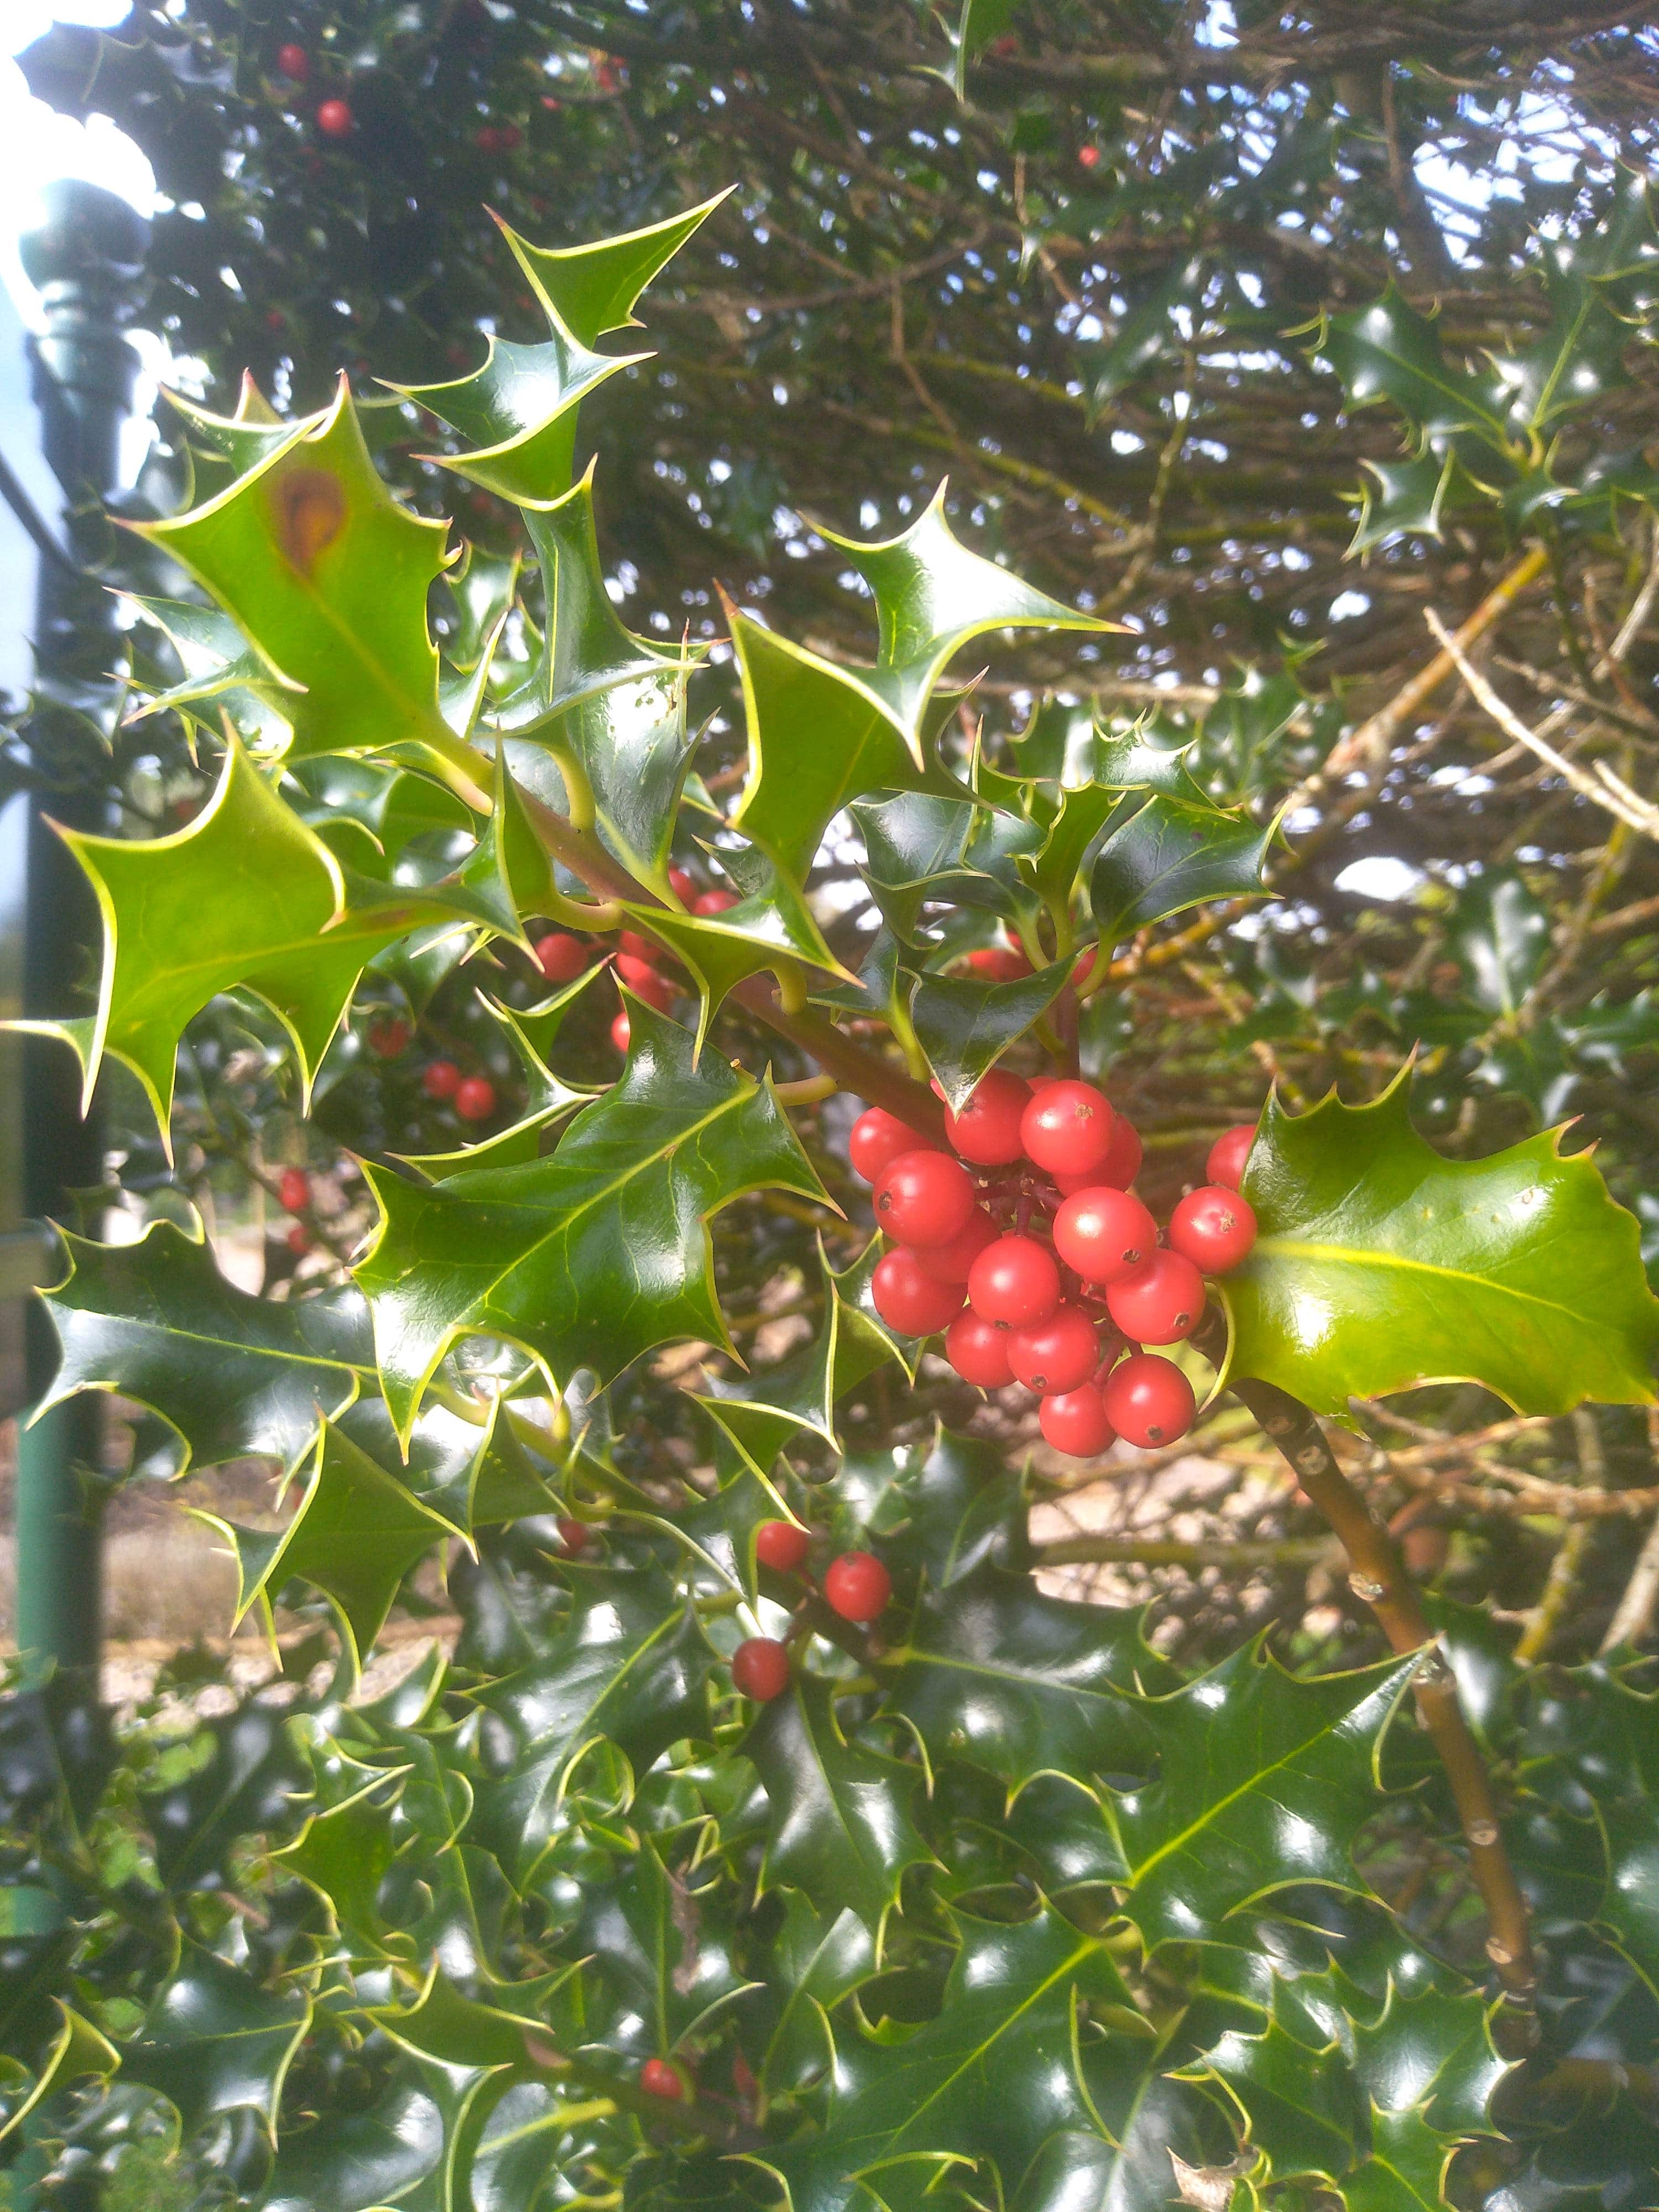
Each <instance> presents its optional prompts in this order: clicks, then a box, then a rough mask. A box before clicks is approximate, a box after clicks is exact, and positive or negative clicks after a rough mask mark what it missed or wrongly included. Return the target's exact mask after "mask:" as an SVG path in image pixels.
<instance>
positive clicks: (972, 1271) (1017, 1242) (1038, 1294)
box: [968, 1237, 1060, 1328]
mask: <svg viewBox="0 0 1659 2212" xmlns="http://www.w3.org/2000/svg"><path fill="white" fill-rule="evenodd" d="M968 1303H969V1305H971V1306H972V1307H973V1309H974V1311H975V1313H976V1314H977V1315H978V1316H979V1317H980V1319H981V1321H988V1322H996V1323H998V1324H999V1325H1000V1327H1002V1328H1031V1327H1033V1326H1034V1324H1035V1323H1036V1322H1040V1321H1046V1320H1047V1319H1048V1316H1049V1315H1050V1314H1051V1313H1052V1312H1053V1311H1054V1308H1055V1307H1056V1306H1057V1305H1058V1304H1060V1270H1059V1268H1058V1267H1055V1265H1054V1255H1052V1254H1051V1253H1050V1251H1049V1250H1048V1246H1047V1245H1046V1244H1039V1243H1037V1241H1036V1237H998V1239H997V1241H996V1243H994V1244H987V1246H986V1248H985V1249H984V1250H983V1251H982V1252H981V1254H980V1255H979V1257H978V1259H977V1260H975V1262H974V1264H973V1266H972V1267H970V1268H969V1271H968Z"/></svg>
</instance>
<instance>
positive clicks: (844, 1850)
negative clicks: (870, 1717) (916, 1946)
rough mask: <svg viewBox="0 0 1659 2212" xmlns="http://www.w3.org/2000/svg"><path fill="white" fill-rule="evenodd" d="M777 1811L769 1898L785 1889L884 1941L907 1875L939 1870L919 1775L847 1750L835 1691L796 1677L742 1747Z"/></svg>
mask: <svg viewBox="0 0 1659 2212" xmlns="http://www.w3.org/2000/svg"><path fill="white" fill-rule="evenodd" d="M744 1751H745V1752H746V1753H748V1755H749V1757H750V1759H752V1760H753V1761H754V1764H755V1767H756V1770H757V1772H758V1773H759V1775H760V1778H761V1781H762V1783H763V1785H764V1787H765V1790H766V1795H767V1798H768V1801H769V1804H770V1806H771V1813H772V1817H771V1823H770V1827H769V1833H768V1837H767V1844H766V1857H765V1862H764V1864H763V1869H762V1873H761V1887H762V1889H763V1890H767V1889H773V1888H776V1887H779V1886H780V1885H787V1886H789V1887H793V1888H796V1889H799V1890H801V1891H803V1892H804V1893H805V1895H806V1896H807V1897H808V1898H809V1899H811V1902H812V1905H813V1906H814V1908H815V1909H816V1910H817V1911H818V1912H820V1913H822V1914H823V1915H824V1916H825V1917H833V1916H834V1915H835V1914H836V1913H837V1912H839V1911H841V1910H842V1908H843V1907H845V1908H847V1909H848V1910H849V1911H854V1912H856V1913H857V1914H858V1915H859V1917H860V1919H862V1920H863V1921H864V1922H865V1923H866V1925H867V1926H868V1927H869V1928H870V1929H872V1932H877V1933H878V1932H879V1929H880V1928H881V1924H882V1922H883V1921H884V1918H885V1917H886V1914H887V1911H888V1908H889V1907H890V1905H892V1904H893V1903H894V1901H895V1900H896V1898H897V1896H898V1891H899V1884H900V1882H901V1881H902V1880H903V1877H904V1872H905V1869H906V1868H907V1867H913V1866H926V1865H927V1864H929V1863H931V1862H932V1859H933V1853H932V1852H931V1851H930V1850H929V1849H928V1847H927V1842H926V1840H925V1839H924V1838H923V1836H922V1834H921V1831H920V1829H919V1828H918V1827H917V1826H916V1817H917V1814H918V1811H919V1804H918V1801H919V1799H920V1797H921V1793H922V1790H923V1786H924V1781H925V1778H924V1776H923V1774H922V1771H921V1768H920V1767H919V1766H915V1765H908V1764H906V1763H904V1762H902V1761H901V1760H899V1759H890V1758H888V1757H887V1756H886V1754H885V1753H882V1752H874V1751H866V1749H865V1748H864V1747H863V1746H862V1745H861V1744H856V1743H854V1744H849V1743H848V1741H847V1740H846V1738H845V1737H844V1736H843V1735H842V1732H841V1726H840V1723H839V1722H838V1721H837V1720H836V1708H835V1698H834V1693H833V1692H832V1690H831V1688H830V1686H829V1683H828V1682H826V1681H823V1680H821V1679H820V1678H819V1677H818V1676H817V1675H814V1674H802V1673H800V1672H799V1671H797V1672H796V1674H794V1676H793V1679H792V1680H791V1682H790V1685H789V1687H788V1689H787V1691H786V1692H785V1693H784V1694H783V1696H782V1697H781V1698H775V1699H773V1700H772V1702H771V1704H770V1705H767V1706H766V1707H765V1708H764V1709H763V1711H762V1712H761V1714H760V1717H758V1719H757V1721H756V1723H755V1725H754V1726H753V1728H752V1729H750V1731H749V1734H748V1735H747V1736H745V1737H744Z"/></svg>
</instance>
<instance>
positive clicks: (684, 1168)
mask: <svg viewBox="0 0 1659 2212" xmlns="http://www.w3.org/2000/svg"><path fill="white" fill-rule="evenodd" d="M631 1018H632V1020H633V1024H634V1036H633V1042H632V1045H631V1047H630V1048H629V1059H628V1065H627V1067H626V1069H625V1070H624V1071H623V1076H622V1079H621V1080H620V1081H619V1082H618V1083H617V1085H615V1086H614V1088H613V1089H611V1091H608V1092H607V1093H606V1094H605V1097H603V1098H601V1099H599V1100H598V1101H597V1102H596V1103H594V1104H592V1105H591V1106H588V1107H586V1108H585V1109H583V1111H582V1112H581V1113H580V1114H579V1115H577V1116H576V1118H575V1120H574V1121H573V1122H572V1123H571V1124H570V1126H569V1127H568V1129H567V1131H566V1132H565V1134H564V1136H563V1138H562V1140H561V1142H560V1144H559V1147H558V1150H557V1151H556V1152H554V1153H553V1154H552V1156H551V1157H550V1158H547V1159H543V1160H535V1161H531V1162H528V1163H526V1164H522V1165H520V1166H517V1167H506V1168H494V1169H490V1168H485V1169H480V1170H462V1171H461V1172H460V1173H459V1174H456V1175H453V1176H447V1177H446V1178H445V1179H444V1180H443V1181H442V1182H437V1183H431V1184H425V1185H418V1186H417V1185H416V1184H414V1183H410V1182H404V1180H403V1179H402V1178H401V1177H399V1176H395V1175H392V1174H391V1173H390V1172H389V1171H388V1170H385V1169H382V1168H374V1167H370V1168H368V1169H367V1170H366V1173H367V1175H368V1181H369V1183H370V1186H371V1188H373V1190H374V1194H375V1196H376V1198H377V1200H379V1202H380V1210H381V1224H380V1231H379V1232H378V1234H377V1236H376V1237H375V1241H374V1245H373V1247H372V1248H371V1249H370V1252H369V1255H368V1258H367V1259H366V1260H364V1261H362V1262H361V1264H360V1265H359V1267H357V1269H356V1276H357V1281H358V1283H359V1285H360V1286H361V1288H362V1291H363V1293H364V1295H365V1296H366V1297H367V1298H368V1303H369V1309H370V1311H371V1313H372V1315H373V1316H374V1343H375V1350H376V1353H377V1356H378V1358H379V1362H380V1376H381V1382H382V1385H383V1387H384V1389H385V1392H386V1401H387V1403H388V1404H389V1405H391V1406H392V1409H393V1411H394V1413H395V1414H396V1416H397V1419H398V1430H399V1433H400V1434H404V1435H407V1433H408V1431H409V1427H410V1423H411V1421H412V1420H413V1418H414V1415H415V1413H416V1408H417V1407H418V1405H419V1402H420V1399H421V1396H422V1393H423V1391H424V1390H425V1388H426V1386H427V1384H428V1382H429V1381H430V1379H431V1377H432V1374H433V1372H434V1370H435V1368H436V1366H437V1364H438V1362H439V1361H440V1360H441V1358H443V1356H444V1353H445V1352H447V1350H448V1348H449V1346H451V1345H452V1344H453V1342H454V1341H455V1340H456V1338H457V1337H458V1336H460V1335H463V1334H488V1335H491V1336H498V1337H503V1338H506V1339H507V1340H509V1341H511V1342H513V1343H514V1344H517V1345H519V1346H521V1347H522V1348H523V1349H524V1350H525V1351H526V1352H528V1353H529V1354H530V1355H531V1357H532V1358H535V1359H536V1360H538V1362H541V1363H542V1364H544V1366H545V1367H546V1369H547V1370H548V1371H549V1373H550V1375H551V1376H555V1377H556V1378H557V1379H558V1380H559V1381H561V1382H563V1381H567V1380H568V1378H569V1376H571V1375H572V1374H573V1373H574V1370H576V1369H577V1368H578V1367H584V1366H586V1367H592V1369H594V1370H595V1371H596V1372H597V1373H598V1374H599V1377H600V1379H601V1381H602V1382H608V1381H609V1380H610V1379H611V1376H615V1375H617V1373H619V1372H620V1371H621V1370H622V1369H623V1368H624V1367H625V1366H627V1364H629V1361H630V1360H632V1359H635V1358H638V1356H639V1355H640V1354H641V1352H648V1351H649V1350H650V1349H651V1348H652V1346H654V1345H658V1344H663V1343H665V1342H667V1341H669V1340H671V1339H672V1338H674V1337H676V1336H695V1337H703V1338H706V1339H708V1340H709V1341H711V1342H714V1343H724V1342H726V1330H725V1325H724V1323H723V1322H722V1321H721V1319H720V1311H719V1307H718V1305H717V1304H716V1300H715V1297H714V1280H713V1260H712V1251H711V1247H710V1243H709V1237H708V1222H709V1220H710V1218H712V1216H713V1215H714V1214H715V1213H716V1212H719V1211H720V1208H721V1207H722V1206H727V1205H729V1204H730V1203H731V1202H732V1200H733V1199H734V1198H738V1197H741V1196H743V1195H744V1194H745V1193H746V1192H749V1191H753V1190H763V1189H768V1188H774V1189H786V1190H793V1191H797V1192H799V1194H801V1195H802V1196H803V1197H807V1198H816V1197H819V1196H821V1195H822V1193H821V1188H820V1186H819V1183H818V1181H817V1176H815V1175H814V1174H813V1172H812V1170H811V1166H810V1164H808V1162H807V1159H806V1156H805V1153H804V1152H802V1151H801V1149H800V1146H799V1142H798V1141H797V1139H796V1138H795V1135H794V1133H793V1130H792V1129H791V1128H790V1127H789V1124H788V1121H787V1118H786V1116H785V1115H784V1113H783V1110H782V1109H781V1107H780V1106H779V1105H778V1103H777V1101H776V1099H775V1097H774V1096H773V1093H772V1091H771V1088H770V1086H769V1085H762V1084H757V1082H755V1080H754V1079H753V1078H752V1077H750V1076H746V1075H743V1074H740V1073H738V1072H737V1071H736V1070H735V1069H733V1068H732V1066H730V1065H729V1064H728V1063H727V1062H726V1061H725V1060H721V1059H720V1056H719V1055H718V1054H705V1055H704V1057H703V1059H702V1061H701V1063H699V1064H698V1065H696V1066H693V1064H692V1048H693V1039H692V1038H691V1036H690V1034H689V1033H688V1032H687V1031H686V1030H683V1029H680V1028H678V1026H677V1025H676V1024H674V1023H672V1022H669V1021H665V1020H664V1019H663V1018H661V1017H659V1016H658V1015H656V1014H653V1013H652V1012H650V1011H649V1010H648V1009H647V1008H644V1007H641V1006H635V1008H634V1009H633V1011H632V1016H631Z"/></svg>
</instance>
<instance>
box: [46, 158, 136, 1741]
mask: <svg viewBox="0 0 1659 2212" xmlns="http://www.w3.org/2000/svg"><path fill="white" fill-rule="evenodd" d="M42 197H43V199H44V201H45V204H46V220H45V222H43V223H42V224H41V225H40V227H39V228H36V229H34V230H33V231H31V232H30V233H29V234H28V235H27V236H26V237H25V238H24V239H23V240H22V241H21V246H22V258H23V265H24V268H25V269H26V270H27V273H28V276H29V277H30V279H31V281H32V282H33V283H34V284H35V285H36V286H37V287H38V288H39V289H40V295H41V301H42V307H43V311H44V313H45V317H46V329H45V331H44V332H43V333H42V334H41V336H40V337H39V338H38V339H37V340H36V341H35V345H34V394H35V400H36V404H38V406H39V408H40V415H41V433H42V435H41V442H42V447H43V450H44V452H45V454H46V459H47V461H48V462H49V463H50V464H51V465H52V470H53V471H54V472H55V473H56V475H57V477H58V482H59V483H61V484H62V486H63V488H64V538H65V542H66V544H67V545H68V547H69V550H70V552H71V553H72V554H73V555H74V556H75V557H76V562H78V563H79V564H80V566H79V567H78V568H71V567H68V566H66V565H64V564H63V563H60V562H53V561H43V562H42V563H41V567H40V586H39V596H38V599H37V602H36V617H35V618H36V628H35V659H36V665H37V671H38V672H37V690H36V696H35V699H34V702H33V711H32V714H31V718H30V721H29V725H28V736H29V745H30V755H31V759H32V761H33V765H34V768H35V769H36V772H37V775H39V777H40V782H41V785H42V787H41V788H40V789H38V790H37V791H35V792H34V793H33V796H32V799H31V805H30V815H29V823H28V836H27V870H28V890H27V900H28V904H27V924H26V929H25V942H24V955H23V1005H24V1008H25V1011H26V1012H27V1013H29V1014H32V1015H36V1016H45V1017H56V1018H61V1017H62V1016H63V1015H64V1014H65V1013H67V1012H70V1011H72V1010H73V1009H75V1008H76V1007H77V1006H79V1007H81V1008H82V1009H84V1008H86V1007H87V1006H88V1005H89V1004H90V1000H89V996H88V991H89V987H91V988H93V989H95V987H96V976H97V970H98V961H99V945H100V927H99V922H98V915H97V910H96V907H95V904H94V900H93V898H92V896H91V894H90V892H89V890H88V886H87V884H86V881H85V879H84V878H83V877H82V873H81V871H80V869H79V868H78V867H77V866H76V864H75V862H74V860H72V859H71V857H70V854H69V853H68V851H67V850H66V848H64V845H63V843H62V842H61V841H60V840H59V839H58V837H57V836H55V835H54V834H53V832H52V829H51V828H50V827H49V824H48V819H47V817H52V818H55V819H56V820H58V821H59V822H62V823H65V824H66V825H67V826H69V827H71V828H75V829H94V830H99V829H106V828H107V827H108V799H107V787H108V777H109V763H108V756H107V754H106V751H105V750H104V745H103V744H102V742H101V741H100V737H99V735H98V730H99V726H100V723H101V724H102V725H104V726H105V727H106V726H107V722H108V719H109V717H110V715H111V713H112V708H113V707H114V704H115V699H116V687H115V686H114V685H113V684H112V682H111V681H110V676H109V671H110V670H111V669H112V666H113V665H115V662H116V660H117V659H118V653H119V630H118V623H117V620H116V607H115V603H114V601H113V600H112V598H111V596H110V594H109V593H108V592H106V591H105V590H104V589H103V588H102V587H101V586H100V584H99V583H98V582H97V581H96V580H95V579H94V577H92V576H90V575H88V574H86V573H85V571H86V569H87V568H89V567H90V566H91V564H92V563H93V562H94V561H95V560H96V559H97V558H98V557H99V555H100V549H101V546H102V544H103V542H104V541H103V533H104V532H105V531H106V529H107V524H106V522H105V520H104V518H103V514H102V510H101V505H100V501H101V499H102V496H103V495H104V494H106V493H107V492H110V491H112V490H113V489H115V488H116V486H117V484H118V482H119V475H120V471H119V450H120V435H121V425H122V423H123V422H124V421H125V418H126V416H128V415H129V414H130V413H131V409H132V400H133V391H134V386H135V383H136V380H137V373H138V368H139V362H138V358H137V355H136V354H135V352H134V351H133V349H132V347H131V345H130V344H129V343H128V342H127V340H126V338H125V337H124V336H123V335H122V328H123V325H124V324H125V323H126V322H127V321H128V320H129V319H130V318H131V314H132V312H133V309H134V307H135V306H136V304H137V287H138V283H139V279H140V277H141V275H142V271H143V260H144V255H145V252H146V250H147V248H148V246H149V223H148V222H145V220H144V218H143V216H140V215H138V214H137V212H136V211H135V210H133V209H132V208H131V207H129V206H128V204H127V203H126V202H125V200H123V199H120V198H118V197H117V196H116V194H114V193H113V192H108V191H104V190H103V189H102V188H101V187H100V186H99V185H88V184H84V183H82V182H79V181H78V180H74V179H66V180H64V181H63V182H60V183H58V184H54V185H49V186H48V187H47V188H46V192H45V193H44V194H43V196H42ZM26 1049H27V1058H26V1061H25V1077H24V1087H23V1115H22V1120H23V1132H22V1133H23V1185H24V1198H25V1208H26V1211H27V1213H28V1214H29V1215H30V1216H31V1217H32V1218H33V1219H35V1220H37V1221H46V1220H58V1221H61V1220H63V1219H64V1218H66V1216H68V1215H70V1214H71V1213H72V1211H73V1201H72V1195H71V1194H73V1193H74V1192H76V1190H85V1189H88V1188H91V1187H93V1186H95V1185H96V1184H98V1183H99V1182H101V1180H102V1176H103V1157H102V1146H101V1143H100V1137H99V1133H98V1130H97V1128H96V1127H95V1126H94V1124H93V1123H92V1122H91V1121H85V1122H83V1121H82V1119H81V1112H80V1100H79V1096H78V1084H77V1081H76V1073H77V1071H76V1067H75V1065H74V1062H73V1060H72V1059H71V1058H70V1055H69V1054H67V1053H65V1052H64V1049H63V1048H62V1047H61V1046H55V1045H52V1044H47V1043H44V1042H35V1041H30V1042H28V1044H27V1048H26ZM56 1364H57V1348H56V1346H55V1344H54V1342H53V1340H52V1329H51V1327H50V1325H49V1324H48V1322H47V1321H46V1316H45V1315H44V1314H43V1313H41V1312H40V1310H38V1308H37V1309H33V1310H31V1311H30V1314H29V1316H28V1337H27V1366H28V1395H29V1399H30V1401H31V1402H33V1401H34V1400H36V1399H38V1398H39V1397H40V1395H42V1394H43V1393H44V1392H45V1390H46V1386H47V1384H48V1383H50V1381H51V1379H52V1373H53V1371H54V1369H55V1367H56ZM100 1402H101V1401H100V1400H98V1399H96V1398H89V1397H82V1398H78V1399H75V1400H71V1401H70V1403H69V1404H68V1405H65V1406H59V1407H54V1408H53V1410H52V1412H51V1413H47V1414H46V1415H44V1416H43V1417H42V1418H41V1419H40V1420H39V1421H38V1422H37V1423H36V1424H35V1425H33V1427H30V1426H28V1425H27V1420H25V1422H24V1424H23V1425H22V1426H21V1433H20V1436H19V1440H18V1465H17V1643H18V1649H19V1650H20V1652H25V1653H30V1654H32V1655H33V1659H34V1662H35V1663H36V1664H37V1665H39V1664H40V1663H41V1662H51V1663H52V1666H53V1667H54V1668H55V1669H56V1671H57V1672H58V1674H61V1675H63V1676H64V1677H65V1678H66V1679H65V1683H64V1687H65V1689H66V1690H70V1689H72V1690H73V1692H74V1693H75V1694H76V1696H77V1697H79V1698H82V1699H88V1700H95V1699H96V1698H97V1695H98V1660H99V1646H100V1627H101V1623H100V1610H101V1603H100V1596H101V1593H100V1562H99V1550H100V1533H101V1532H100V1523H101V1520H102V1512H103V1500H104V1492H105V1486H104V1483H103V1480H102V1479H101V1475H100V1468H99V1443H100V1430H101V1423H100V1419H99V1414H100Z"/></svg>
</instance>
